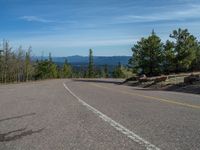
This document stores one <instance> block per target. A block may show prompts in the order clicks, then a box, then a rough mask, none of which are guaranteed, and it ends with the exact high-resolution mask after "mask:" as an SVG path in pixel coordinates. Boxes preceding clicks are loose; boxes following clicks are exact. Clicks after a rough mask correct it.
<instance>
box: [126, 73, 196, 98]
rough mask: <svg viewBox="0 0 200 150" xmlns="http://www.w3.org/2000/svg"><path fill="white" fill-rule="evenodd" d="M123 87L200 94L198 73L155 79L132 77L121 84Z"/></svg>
mask: <svg viewBox="0 0 200 150" xmlns="http://www.w3.org/2000/svg"><path fill="white" fill-rule="evenodd" d="M123 84H124V85H129V86H135V87H142V88H147V89H151V90H167V91H177V92H185V93H194V94H200V72H195V73H182V74H173V75H163V76H157V77H146V76H145V75H143V76H141V77H139V76H134V77H131V78H129V79H127V80H126V81H124V82H123Z"/></svg>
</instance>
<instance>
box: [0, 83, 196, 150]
mask: <svg viewBox="0 0 200 150" xmlns="http://www.w3.org/2000/svg"><path fill="white" fill-rule="evenodd" d="M68 149H70V150H88V149H91V150H96V149H97V150H107V149H109V150H117V149H119V150H123V149H124V150H143V149H149V150H151V149H152V150H154V149H157V150H159V149H163V150H165V149H166V150H190V149H192V150H198V149H200V96H198V95H192V94H185V93H176V92H164V91H150V90H142V89H137V88H133V87H128V86H123V85H118V82H114V83H113V80H92V81H91V80H76V81H74V80H48V81H42V82H35V83H34V82H33V83H24V84H13V85H3V86H0V150H68Z"/></svg>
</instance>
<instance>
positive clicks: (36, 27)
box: [0, 0, 200, 56]
mask: <svg viewBox="0 0 200 150" xmlns="http://www.w3.org/2000/svg"><path fill="white" fill-rule="evenodd" d="M0 6H1V9H0V39H7V40H9V41H10V43H11V44H12V45H13V48H14V49H16V48H17V47H19V46H20V45H22V46H23V47H24V48H27V47H28V46H29V45H31V46H32V49H33V54H34V55H38V56H40V55H42V53H43V54H44V55H48V53H49V52H51V53H52V55H53V56H69V55H88V49H89V48H92V49H93V50H94V54H95V55H101V56H112V55H131V54H132V52H131V47H132V46H133V44H134V43H135V42H136V41H137V40H139V39H140V38H141V37H143V36H147V35H149V34H150V33H151V31H152V29H154V30H155V31H156V33H157V34H158V35H159V36H160V37H161V38H162V40H163V41H164V40H166V39H168V37H169V34H170V33H171V32H172V30H173V29H177V28H179V27H181V28H188V29H189V31H190V32H191V33H192V34H194V35H195V36H196V37H197V38H198V39H199V37H200V32H199V31H200V1H199V0H0Z"/></svg>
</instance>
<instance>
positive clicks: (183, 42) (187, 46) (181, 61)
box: [170, 28, 198, 72]
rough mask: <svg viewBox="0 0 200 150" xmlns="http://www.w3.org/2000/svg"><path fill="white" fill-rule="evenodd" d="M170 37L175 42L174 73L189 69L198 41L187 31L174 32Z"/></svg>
mask: <svg viewBox="0 0 200 150" xmlns="http://www.w3.org/2000/svg"><path fill="white" fill-rule="evenodd" d="M170 37H171V38H173V39H174V40H175V47H174V51H175V65H176V72H181V71H187V70H189V69H191V68H190V67H191V64H192V62H193V61H194V60H195V54H196V52H197V50H198V41H197V39H196V38H195V37H194V36H193V35H191V34H190V33H189V32H188V30H187V29H184V30H183V29H180V28H179V29H178V30H174V31H173V33H172V34H170Z"/></svg>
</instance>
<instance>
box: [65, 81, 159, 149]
mask: <svg viewBox="0 0 200 150" xmlns="http://www.w3.org/2000/svg"><path fill="white" fill-rule="evenodd" d="M63 85H64V87H65V89H66V90H67V91H68V92H69V93H70V94H71V95H72V96H74V97H75V98H76V99H77V100H78V101H79V102H80V103H81V104H82V105H83V106H85V107H86V108H87V109H89V110H90V111H92V112H93V113H94V114H96V115H97V116H99V117H100V118H101V119H102V120H104V121H105V122H107V123H109V124H110V125H111V126H112V127H114V128H115V129H116V130H118V131H119V132H121V133H123V134H124V135H126V136H127V137H128V138H130V139H131V140H133V141H134V142H137V143H138V144H140V145H142V146H144V147H145V148H146V149H147V150H160V148H158V147H156V146H155V145H153V144H151V143H150V142H148V141H146V140H145V139H143V138H142V137H140V136H139V135H137V134H135V133H134V132H132V131H130V130H129V129H127V128H125V127H124V126H123V125H121V124H119V123H117V122H116V121H114V120H112V119H111V118H110V117H108V116H106V115H105V114H103V113H102V112H100V111H98V110H97V109H96V108H94V107H92V106H90V105H89V104H87V103H86V102H84V101H83V100H82V99H80V98H79V97H78V96H76V94H74V93H73V92H72V91H71V90H70V89H69V88H68V87H67V85H66V84H65V83H63Z"/></svg>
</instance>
